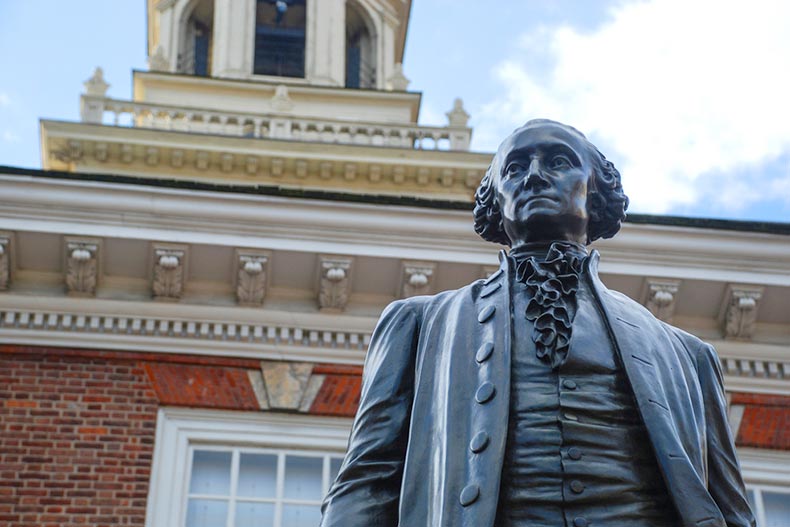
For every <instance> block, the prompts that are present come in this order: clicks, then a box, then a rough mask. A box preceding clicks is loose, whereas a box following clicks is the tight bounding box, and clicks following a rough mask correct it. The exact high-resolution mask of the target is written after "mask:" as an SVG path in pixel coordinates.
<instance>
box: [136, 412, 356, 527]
mask: <svg viewBox="0 0 790 527" xmlns="http://www.w3.org/2000/svg"><path fill="white" fill-rule="evenodd" d="M350 429H351V419H346V418H331V417H315V416H305V415H295V414H287V415H286V414H272V413H263V412H232V411H226V410H194V409H187V408H160V409H159V413H158V415H157V425H156V439H155V442H154V457H153V463H152V467H151V484H150V486H149V490H148V502H147V510H146V523H145V525H146V527H174V526H178V525H183V523H182V518H181V515H182V510H181V505H182V503H183V496H184V495H185V494H184V493H185V492H186V489H187V486H188V482H187V481H186V478H187V473H188V470H187V467H188V463H189V460H188V459H187V457H188V455H189V451H190V450H189V447H190V445H195V444H203V445H211V444H215V445H233V446H239V445H243V446H255V447H267V448H283V449H304V450H321V451H334V452H337V453H343V452H345V449H346V446H347V445H348V436H349V431H350Z"/></svg>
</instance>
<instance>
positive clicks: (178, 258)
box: [151, 247, 186, 301]
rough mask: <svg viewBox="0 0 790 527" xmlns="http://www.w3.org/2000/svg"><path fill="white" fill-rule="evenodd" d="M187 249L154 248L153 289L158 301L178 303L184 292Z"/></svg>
mask: <svg viewBox="0 0 790 527" xmlns="http://www.w3.org/2000/svg"><path fill="white" fill-rule="evenodd" d="M185 259H186V249H182V248H172V247H154V279H153V283H152V284H151V287H152V289H153V293H154V299H156V300H169V301H178V300H180V299H181V295H182V294H183V292H184V262H185Z"/></svg>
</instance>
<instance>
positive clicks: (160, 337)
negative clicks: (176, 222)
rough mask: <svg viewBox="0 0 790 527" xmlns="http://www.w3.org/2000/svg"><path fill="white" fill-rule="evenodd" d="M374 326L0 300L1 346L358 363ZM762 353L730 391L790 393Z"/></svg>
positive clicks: (728, 367) (312, 318) (729, 371)
mask: <svg viewBox="0 0 790 527" xmlns="http://www.w3.org/2000/svg"><path fill="white" fill-rule="evenodd" d="M218 311H221V312H222V314H223V315H224V316H222V317H220V316H217V315H218ZM374 324H375V319H374V318H371V317H349V316H344V315H327V314H326V313H322V314H319V315H309V314H299V313H294V312H271V311H268V310H256V311H254V312H250V311H249V310H240V309H235V308H225V309H222V310H219V309H217V308H216V307H208V306H184V305H174V304H151V303H133V302H115V301H106V300H89V301H82V302H80V303H77V302H73V301H72V302H69V301H68V300H58V299H51V298H46V299H43V298H38V297H22V296H17V295H0V341H2V342H3V343H6V344H25V345H40V346H55V347H69V348H88V349H104V350H123V351H147V352H160V353H168V354H171V353H182V354H187V355H208V356H220V357H235V358H253V359H263V360H266V359H268V360H280V361H283V360H284V361H313V362H323V363H338V364H362V363H363V362H364V358H365V353H366V350H367V346H368V343H369V342H370V336H371V332H372V329H373V325H374ZM759 348H760V351H761V352H762V353H763V355H768V356H773V357H775V358H768V359H766V358H763V357H755V356H754V355H755V353H754V351H753V350H754V346H753V345H752V344H751V343H745V342H741V343H728V346H727V355H726V356H724V355H723V356H722V357H721V365H722V370H723V372H724V377H725V386H726V387H727V389H728V390H729V391H736V392H750V393H770V394H783V395H788V394H790V359H788V358H787V347H786V346H771V345H766V344H762V345H760V346H759ZM782 357H784V358H782Z"/></svg>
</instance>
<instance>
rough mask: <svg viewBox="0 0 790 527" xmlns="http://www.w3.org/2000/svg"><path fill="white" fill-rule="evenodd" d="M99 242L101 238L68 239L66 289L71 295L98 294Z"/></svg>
mask: <svg viewBox="0 0 790 527" xmlns="http://www.w3.org/2000/svg"><path fill="white" fill-rule="evenodd" d="M99 244H100V242H99V240H78V239H66V291H67V292H68V294H69V295H72V296H95V295H96V285H97V284H98V278H99Z"/></svg>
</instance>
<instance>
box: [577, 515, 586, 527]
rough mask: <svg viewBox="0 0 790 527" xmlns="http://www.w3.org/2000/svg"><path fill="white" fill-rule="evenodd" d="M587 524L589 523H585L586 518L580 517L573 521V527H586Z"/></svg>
mask: <svg viewBox="0 0 790 527" xmlns="http://www.w3.org/2000/svg"><path fill="white" fill-rule="evenodd" d="M589 524H590V522H588V521H587V518H582V517H581V516H579V517H578V518H574V519H573V527H587V526H588V525H589Z"/></svg>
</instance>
